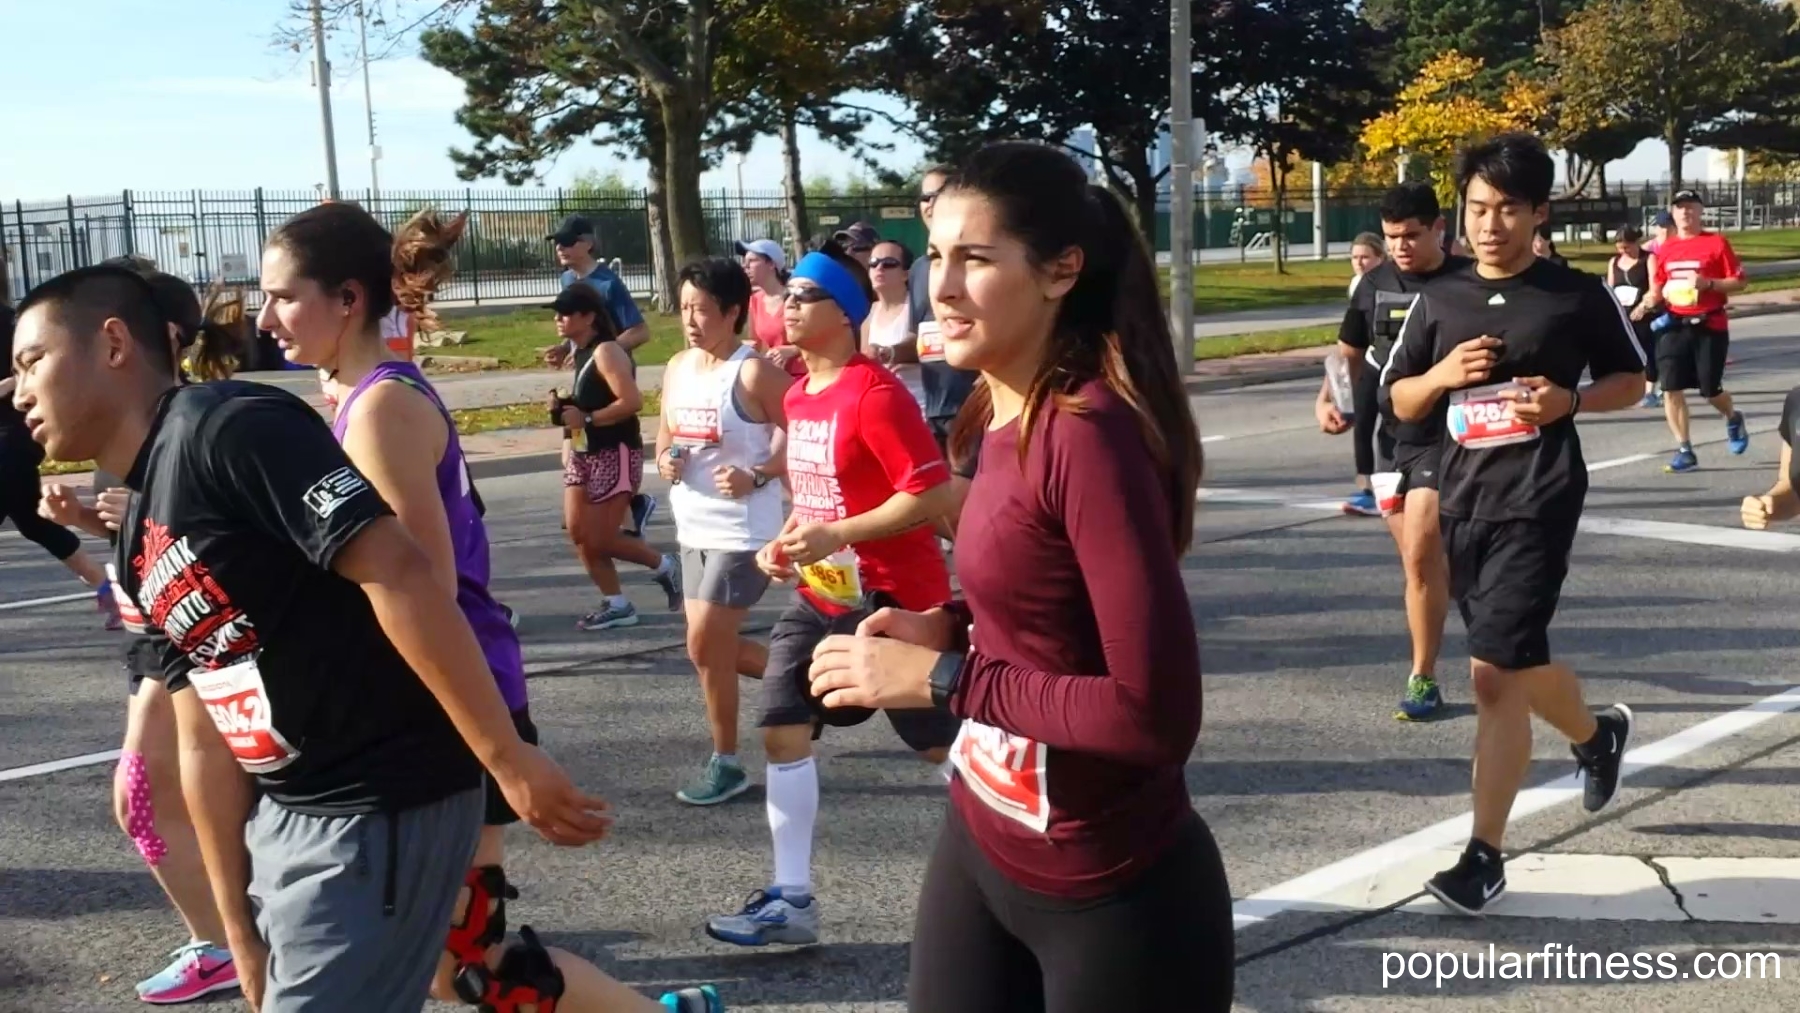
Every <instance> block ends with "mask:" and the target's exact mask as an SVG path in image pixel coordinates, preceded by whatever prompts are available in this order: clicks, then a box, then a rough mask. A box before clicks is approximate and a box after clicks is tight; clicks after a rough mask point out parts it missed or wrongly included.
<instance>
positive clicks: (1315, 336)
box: [1194, 324, 1338, 359]
mask: <svg viewBox="0 0 1800 1013" xmlns="http://www.w3.org/2000/svg"><path fill="white" fill-rule="evenodd" d="M1337 332H1338V329H1337V325H1336V324H1331V325H1329V326H1326V327H1295V328H1291V329H1289V330H1284V331H1259V332H1257V333H1255V334H1222V335H1219V336H1218V337H1213V338H1201V339H1200V340H1198V341H1196V342H1194V357H1195V358H1197V359H1229V358H1231V357H1232V356H1234V355H1256V354H1261V353H1267V352H1291V351H1293V350H1294V349H1296V348H1317V347H1319V346H1320V345H1329V344H1332V343H1334V342H1336V341H1337Z"/></svg>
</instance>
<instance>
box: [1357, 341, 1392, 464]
mask: <svg viewBox="0 0 1800 1013" xmlns="http://www.w3.org/2000/svg"><path fill="white" fill-rule="evenodd" d="M1380 390H1381V371H1380V370H1378V369H1376V368H1375V367H1374V366H1371V365H1369V364H1368V363H1367V362H1365V363H1363V364H1362V371H1361V372H1359V373H1357V374H1356V384H1355V386H1354V387H1352V388H1351V393H1352V399H1351V404H1352V407H1353V408H1354V410H1355V412H1356V423H1355V426H1354V428H1353V429H1352V430H1351V434H1350V435H1351V438H1352V439H1354V440H1355V441H1356V473H1357V474H1358V475H1373V474H1375V473H1376V472H1378V471H1380V470H1382V468H1383V467H1384V466H1385V462H1387V461H1390V460H1392V459H1393V456H1394V448H1393V447H1392V446H1389V445H1387V441H1386V440H1382V439H1381V438H1382V432H1381V430H1380V426H1381V400H1380V397H1379V396H1378V395H1379V391H1380ZM1377 440H1381V442H1382V446H1381V453H1380V456H1381V458H1382V459H1383V460H1382V461H1381V462H1377V461H1376V459H1375V458H1376V441H1377Z"/></svg>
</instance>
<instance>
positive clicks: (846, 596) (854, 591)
mask: <svg viewBox="0 0 1800 1013" xmlns="http://www.w3.org/2000/svg"><path fill="white" fill-rule="evenodd" d="M858 565H859V564H858V562H857V559H856V552H855V550H853V549H841V550H839V551H837V552H834V553H832V554H831V555H829V556H826V557H825V558H824V559H821V560H819V561H818V562H816V563H813V564H811V565H809V566H803V567H801V568H800V579H801V580H804V581H805V582H806V586H807V587H809V588H811V589H812V591H813V593H814V594H816V595H818V596H819V597H821V598H823V599H825V600H826V601H829V602H831V603H832V604H834V605H842V606H845V607H846V608H857V607H859V606H861V605H862V600H863V586H862V572H861V571H860V570H859V569H858Z"/></svg>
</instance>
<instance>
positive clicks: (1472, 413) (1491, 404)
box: [1449, 383, 1538, 450]
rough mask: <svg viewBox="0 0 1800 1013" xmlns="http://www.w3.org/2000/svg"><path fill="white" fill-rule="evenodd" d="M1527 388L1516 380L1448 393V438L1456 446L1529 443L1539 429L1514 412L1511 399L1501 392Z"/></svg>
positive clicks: (1525, 389) (1473, 448)
mask: <svg viewBox="0 0 1800 1013" xmlns="http://www.w3.org/2000/svg"><path fill="white" fill-rule="evenodd" d="M1514 391H1523V392H1527V393H1529V391H1530V388H1527V387H1522V386H1520V385H1518V384H1515V383H1495V384H1489V385H1487V386H1485V387H1471V388H1469V389H1468V390H1459V391H1456V392H1455V393H1453V394H1451V395H1450V420H1449V421H1450V438H1451V439H1453V440H1455V441H1456V442H1457V443H1458V444H1459V445H1461V446H1464V447H1467V448H1469V449H1470V450H1478V449H1481V448H1484V447H1504V446H1508V445H1510V444H1514V443H1529V442H1531V441H1532V440H1535V439H1537V438H1538V428H1537V427H1536V426H1534V425H1531V424H1530V423H1528V422H1523V421H1521V420H1520V419H1519V418H1518V417H1517V416H1515V415H1514V414H1513V410H1512V408H1513V402H1512V400H1510V399H1509V398H1507V397H1502V396H1501V395H1503V394H1506V393H1508V392H1514Z"/></svg>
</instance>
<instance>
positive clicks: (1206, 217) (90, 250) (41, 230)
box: [0, 183, 1800, 304]
mask: <svg viewBox="0 0 1800 1013" xmlns="http://www.w3.org/2000/svg"><path fill="white" fill-rule="evenodd" d="M1693 188H1694V189H1698V190H1702V191H1704V192H1705V193H1706V196H1707V199H1708V204H1709V210H1708V214H1709V220H1710V221H1711V222H1712V223H1713V224H1715V225H1716V226H1718V227H1723V228H1740V227H1743V228H1754V227H1766V226H1776V225H1792V224H1796V223H1800V185H1795V184H1753V185H1747V186H1745V187H1744V189H1743V207H1744V209H1745V210H1744V213H1743V215H1742V216H1741V218H1740V216H1739V215H1738V213H1737V209H1738V206H1739V201H1738V186H1737V185H1736V184H1723V185H1720V184H1695V185H1694V186H1693ZM1610 193H1611V194H1612V195H1614V196H1619V195H1621V194H1623V195H1625V196H1626V197H1627V198H1628V200H1629V202H1630V205H1631V209H1632V220H1634V221H1635V220H1640V219H1641V220H1643V221H1646V222H1647V221H1648V219H1649V217H1650V216H1652V215H1653V214H1654V213H1655V212H1656V211H1657V210H1659V209H1661V208H1663V207H1666V206H1667V204H1668V197H1669V192H1668V187H1667V185H1666V184H1651V183H1638V184H1623V185H1614V186H1612V187H1611V188H1610ZM342 196H343V199H344V200H348V201H355V202H357V203H360V204H361V205H363V206H364V207H366V208H368V209H369V210H370V211H372V212H374V213H375V214H376V215H377V216H378V217H379V218H380V219H381V220H382V221H383V222H384V223H385V224H386V225H387V226H388V227H389V228H394V227H397V226H398V225H399V224H400V223H402V222H404V221H405V220H406V219H407V218H408V217H409V216H410V215H412V214H413V213H414V212H416V211H417V210H419V209H420V208H423V207H426V206H434V207H436V208H438V209H439V210H442V211H445V212H447V213H457V212H462V211H466V212H468V213H469V226H468V230H467V232H466V233H465V234H464V239H463V242H462V243H460V244H459V245H458V247H457V258H458V262H457V272H456V276H455V279H454V280H453V281H452V282H451V283H450V285H449V286H447V288H446V289H445V290H444V291H442V292H441V293H440V294H439V298H440V299H441V300H442V301H444V302H447V303H453V304H454V303H461V304H479V303H494V302H501V303H504V302H512V301H528V300H532V299H538V298H545V297H549V296H551V295H554V293H555V292H556V289H557V275H558V273H559V269H558V267H557V264H556V257H555V251H554V250H553V249H552V247H551V245H550V244H549V243H548V242H547V241H546V239H545V237H547V236H548V235H549V234H550V233H551V232H552V231H554V229H555V228H556V225H557V223H558V222H559V221H561V219H562V218H563V217H564V216H565V215H570V214H583V215H586V216H588V217H589V218H590V219H592V220H593V221H594V223H595V226H596V229H597V232H598V235H599V245H600V250H599V253H600V256H601V259H602V260H604V261H607V262H614V261H616V262H617V264H618V266H619V268H620V273H621V274H622V276H623V277H624V279H625V281H626V283H627V284H628V285H629V286H630V287H631V289H632V291H633V292H634V293H637V294H638V295H640V296H641V297H642V296H649V295H651V294H652V289H653V283H652V271H651V266H650V265H651V258H650V230H649V216H648V213H647V207H648V202H647V199H646V196H645V194H643V193H642V192H628V193H598V194H597V193H593V192H586V191H580V190H564V189H557V190H550V189H539V190H510V191H509V190H499V191H496V190H474V189H465V190H401V191H393V190H390V191H386V192H384V193H382V194H381V195H380V197H379V198H377V197H375V196H374V195H373V194H370V193H366V192H365V193H360V194H359V193H357V192H354V191H347V192H345V193H344V194H343V195H342ZM1272 197H1273V195H1272V194H1271V193H1269V192H1268V188H1266V187H1256V186H1234V187H1226V188H1216V189H1209V190H1206V191H1203V192H1197V193H1196V200H1195V214H1194V225H1195V228H1194V236H1195V246H1196V247H1197V248H1199V249H1220V248H1233V247H1235V248H1239V249H1243V248H1246V247H1254V246H1255V245H1258V243H1259V242H1260V243H1261V244H1266V243H1267V241H1268V239H1269V238H1270V235H1269V234H1270V233H1271V232H1272V231H1273V229H1274V214H1273V200H1272ZM915 200H916V198H915V197H914V195H913V194H911V193H876V194H862V195H847V194H839V195H829V196H809V197H808V198H807V213H808V221H807V223H806V224H807V229H808V232H809V234H810V233H811V232H815V231H826V230H830V229H833V228H837V227H841V226H843V225H848V224H850V223H851V222H855V221H859V220H866V221H868V222H871V223H872V224H874V225H875V227H876V228H877V229H878V230H879V231H880V232H881V233H882V234H883V235H884V236H887V237H890V238H893V239H897V240H899V241H901V242H903V243H905V244H906V245H907V246H908V247H909V248H911V249H912V250H913V251H914V252H915V253H918V252H922V251H923V249H924V245H925V227H924V223H923V222H922V221H920V220H919V218H918V209H917V205H916V203H915ZM318 202H319V195H318V194H317V192H315V191H306V190H261V189H258V190H249V191H202V190H195V191H190V192H186V193H171V192H146V191H132V190H127V191H124V192H123V193H119V194H116V195H112V196H105V197H74V196H70V197H64V198H62V199H60V200H53V201H22V200H14V201H11V202H6V203H0V247H3V248H4V251H5V262H6V272H7V276H8V277H7V281H8V288H9V289H10V291H11V292H12V293H13V294H14V295H15V296H17V295H19V294H22V293H23V292H25V291H27V290H29V289H30V288H31V287H32V286H33V285H35V284H37V283H38V282H40V281H43V280H44V279H46V278H48V277H50V276H52V275H55V274H57V273H59V272H61V271H65V270H69V269H71V268H74V267H80V266H83V265H87V264H93V263H97V262H99V261H101V260H105V259H107V258H108V257H116V256H121V255H124V254H140V255H143V256H147V257H149V258H151V259H153V260H154V261H156V263H157V266H158V267H160V268H161V269H162V270H165V271H168V272H170V273H172V274H176V275H179V276H181V277H184V278H187V279H188V280H190V281H192V282H193V283H194V284H195V285H196V286H201V287H204V286H206V285H209V284H211V283H212V282H213V281H215V280H221V281H223V282H225V283H227V284H232V285H243V286H245V287H247V288H249V289H250V290H252V292H254V290H255V289H256V285H257V282H258V278H259V275H260V259H261V251H262V247H263V244H264V242H265V241H266V240H267V239H268V236H269V233H270V232H271V231H272V230H273V229H275V228H276V227H277V226H279V225H280V224H281V223H282V222H283V221H284V220H286V219H287V218H288V217H290V216H292V215H294V214H297V213H299V212H301V211H304V210H306V209H307V208H310V207H312V206H314V205H316V204H317V203H318ZM1379 202H1380V192H1379V191H1373V190H1359V191H1351V192H1341V193H1334V194H1332V195H1331V196H1330V197H1329V198H1328V201H1327V206H1326V222H1325V232H1326V239H1327V241H1328V242H1333V243H1341V242H1345V241H1348V240H1349V239H1351V238H1352V237H1353V236H1355V235H1356V233H1358V232H1362V231H1365V230H1370V229H1373V228H1375V227H1377V226H1378V224H1379V222H1378V216H1377V214H1376V207H1377V206H1378V204H1379ZM702 207H703V211H704V215H705V227H706V236H707V245H708V247H709V249H710V251H711V252H712V253H715V254H721V255H724V254H729V253H730V252H731V246H732V242H733V240H737V239H750V238H772V239H776V240H778V241H782V242H783V243H784V244H785V245H789V246H790V247H791V244H792V242H793V240H794V239H795V238H796V237H792V236H789V235H787V227H786V221H785V219H786V214H785V210H784V203H783V199H782V195H781V193H780V192H778V191H776V192H769V191H763V192H754V191H752V192H740V191H714V192H711V193H707V194H704V195H703V197H702ZM1283 217H1284V228H1283V232H1284V234H1285V236H1286V239H1287V241H1288V242H1289V244H1291V245H1293V246H1303V245H1305V244H1308V243H1310V242H1311V241H1312V238H1313V231H1312V230H1313V221H1312V218H1313V205H1312V194H1311V192H1310V188H1308V187H1306V186H1304V185H1301V186H1296V187H1295V188H1293V190H1292V191H1291V192H1290V193H1289V195H1288V199H1287V208H1286V210H1285V214H1284V216H1283ZM1168 232H1169V230H1168V207H1167V202H1166V199H1165V201H1164V202H1163V205H1162V206H1161V207H1160V208H1159V209H1158V213H1157V221H1156V229H1155V237H1156V245H1157V248H1158V249H1159V250H1167V249H1168ZM1259 236H1260V237H1261V239H1260V241H1259V240H1258V237H1259ZM252 298H253V301H254V298H255V297H254V296H253V297H252Z"/></svg>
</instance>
